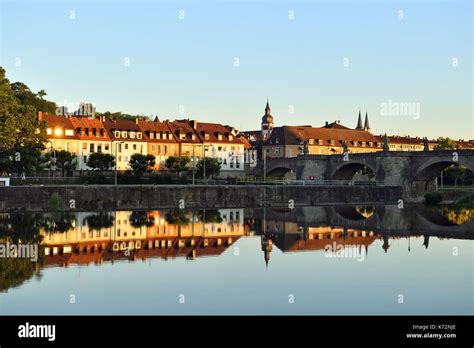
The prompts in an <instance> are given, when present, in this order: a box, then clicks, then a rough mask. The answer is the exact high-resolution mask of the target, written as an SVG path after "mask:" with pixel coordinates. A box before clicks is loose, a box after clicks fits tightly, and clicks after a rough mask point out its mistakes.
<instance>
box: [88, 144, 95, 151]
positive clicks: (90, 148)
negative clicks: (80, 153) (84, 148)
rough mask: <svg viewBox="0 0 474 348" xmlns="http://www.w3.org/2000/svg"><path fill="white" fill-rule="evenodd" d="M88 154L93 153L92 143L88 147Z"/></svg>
mask: <svg viewBox="0 0 474 348" xmlns="http://www.w3.org/2000/svg"><path fill="white" fill-rule="evenodd" d="M89 152H90V153H93V152H94V144H93V143H91V144H90V145H89Z"/></svg>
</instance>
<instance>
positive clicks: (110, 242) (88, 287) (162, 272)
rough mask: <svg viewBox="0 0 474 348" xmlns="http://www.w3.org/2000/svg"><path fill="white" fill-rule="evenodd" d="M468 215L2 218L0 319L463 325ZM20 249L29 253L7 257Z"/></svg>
mask: <svg viewBox="0 0 474 348" xmlns="http://www.w3.org/2000/svg"><path fill="white" fill-rule="evenodd" d="M472 217H473V211H472V210H469V209H431V210H430V209H427V208H424V207H416V206H415V207H405V209H404V211H403V212H401V211H400V209H398V208H397V207H395V206H342V207H329V206H322V207H303V208H301V207H300V208H295V209H284V208H282V209H276V208H265V209H263V208H260V209H253V208H235V209H221V210H208V211H179V210H170V209H168V210H154V211H134V212H131V211H117V212H82V213H41V214H38V213H14V214H2V215H0V243H2V244H3V245H4V247H3V249H2V250H3V251H4V253H3V255H0V256H3V257H2V258H0V314H1V315H15V314H43V315H51V314H66V315H68V314H71V315H72V314H158V315H159V314H167V315H168V314H230V315H235V314H299V315H320V314H323V315H331V314H356V315H364V314H473V279H474V278H473V245H474V244H473V242H472V239H473V238H474V227H473V224H474V222H473V219H472ZM19 245H27V246H29V247H30V249H28V251H30V254H29V255H26V254H25V253H26V251H25V249H24V250H23V252H24V254H23V255H19V252H17V254H16V256H17V257H16V258H14V257H12V255H11V254H9V255H5V250H7V246H8V248H13V247H15V246H17V247H18V246H19ZM38 245H39V247H38V248H37V249H36V251H35V246H38ZM10 250H13V249H10ZM35 252H36V254H35ZM19 256H22V257H19ZM28 257H29V258H28Z"/></svg>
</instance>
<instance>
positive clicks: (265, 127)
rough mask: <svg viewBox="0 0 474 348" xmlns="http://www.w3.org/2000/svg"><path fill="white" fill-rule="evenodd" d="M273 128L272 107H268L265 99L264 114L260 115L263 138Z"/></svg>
mask: <svg viewBox="0 0 474 348" xmlns="http://www.w3.org/2000/svg"><path fill="white" fill-rule="evenodd" d="M272 129H273V116H272V109H270V104H269V103H268V99H267V106H266V107H265V115H263V117H262V138H263V140H265V139H267V138H268V137H269V136H270V134H271V132H272Z"/></svg>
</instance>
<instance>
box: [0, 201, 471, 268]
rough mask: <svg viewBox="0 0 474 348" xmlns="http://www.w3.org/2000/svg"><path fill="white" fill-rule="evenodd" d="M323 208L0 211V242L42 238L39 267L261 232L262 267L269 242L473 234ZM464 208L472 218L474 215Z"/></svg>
mask: <svg viewBox="0 0 474 348" xmlns="http://www.w3.org/2000/svg"><path fill="white" fill-rule="evenodd" d="M328 209H329V208H321V207H307V208H302V210H297V211H296V210H295V211H290V210H284V209H283V210H281V209H280V210H279V209H272V208H263V209H243V208H236V209H220V210H207V211H202V210H195V211H184V210H153V211H133V212H131V211H117V212H101V213H59V215H58V214H53V213H51V214H30V215H28V214H21V213H15V214H2V215H1V216H0V217H1V219H0V243H3V241H6V240H8V238H10V239H12V238H13V239H15V238H16V239H17V240H20V239H21V240H23V242H25V241H26V240H28V239H29V238H28V237H26V236H28V235H31V236H32V237H31V239H30V242H35V240H41V246H42V250H43V251H44V256H42V260H41V265H39V264H37V265H35V270H36V271H37V272H38V271H39V270H40V268H41V267H44V266H46V267H48V266H68V265H86V264H97V265H99V264H102V263H103V262H114V261H116V260H132V261H133V260H137V259H142V260H145V259H149V258H161V259H164V260H167V259H173V258H178V257H183V258H187V259H190V260H193V259H196V258H199V257H203V256H217V255H221V254H222V253H223V252H224V251H225V250H226V249H227V248H228V247H230V246H231V245H233V244H234V243H235V242H236V241H237V240H239V238H241V237H243V236H247V237H251V236H254V235H256V236H259V238H260V239H261V252H262V253H263V258H264V261H265V264H266V266H267V267H268V264H269V261H270V258H271V253H272V252H273V251H274V245H275V246H276V247H277V248H278V249H279V250H281V251H282V252H284V253H287V252H289V253H292V252H302V251H321V252H324V251H326V249H327V246H328V245H337V246H339V247H341V248H342V249H344V248H346V247H347V248H349V247H354V246H356V247H357V248H359V251H360V252H362V251H364V252H365V255H366V256H367V255H368V251H369V247H370V246H371V245H372V244H373V243H374V242H375V241H376V240H380V241H381V247H382V249H383V250H384V252H385V253H387V252H388V251H389V248H390V240H393V239H401V238H404V239H407V241H408V242H407V244H408V251H411V244H410V239H409V238H410V236H423V246H425V247H426V248H428V246H429V236H430V235H435V236H438V237H440V238H460V239H472V233H468V234H467V236H466V233H464V237H463V236H461V235H460V234H459V231H456V232H455V233H452V232H447V233H444V234H442V235H440V234H439V230H440V229H439V228H438V227H439V226H438V225H433V224H431V222H430V224H431V225H429V224H428V222H427V221H428V220H423V221H425V222H424V224H425V225H426V226H428V228H429V229H432V231H433V233H438V234H433V233H431V230H428V232H424V231H422V232H414V231H409V230H408V231H407V230H396V229H392V228H391V226H388V227H389V228H390V231H389V232H387V231H385V230H380V228H379V229H377V228H376V227H375V228H369V227H367V226H371V225H370V223H368V224H366V222H370V221H373V223H372V225H373V226H377V225H378V226H380V225H381V224H380V221H382V220H380V221H379V222H377V220H376V219H377V218H379V219H381V218H383V216H382V215H381V216H379V217H377V210H376V209H375V207H349V206H343V207H335V208H334V209H333V210H331V209H332V208H330V209H329V210H328ZM383 210H385V213H384V214H385V215H384V216H385V217H390V216H391V214H393V211H390V210H389V208H387V207H383V208H382V210H381V211H383ZM323 212H324V214H322V213H323ZM448 213H449V212H448ZM450 214H451V213H450ZM469 214H470V215H469V216H470V217H472V215H473V214H471V213H469ZM451 215H452V214H451ZM458 215H460V214H458ZM465 215H466V214H463V216H465ZM401 216H402V215H401ZM424 216H425V217H429V218H430V219H431V220H432V221H434V222H436V223H438V224H439V223H440V221H441V223H442V224H446V219H444V220H440V219H439V216H441V215H439V214H438V215H436V216H434V215H433V214H432V212H428V213H426V214H425V215H424ZM321 217H322V218H321ZM318 219H319V220H318ZM328 219H329V220H328ZM331 219H336V220H331ZM338 219H339V220H338ZM405 219H406V221H412V223H413V225H414V226H418V225H419V222H420V221H422V220H413V219H412V217H411V215H410V216H408V217H406V218H405ZM410 219H412V220H410ZM417 219H424V217H417ZM321 221H336V222H334V223H322V222H321ZM337 222H340V223H337ZM471 222H472V221H470V219H463V223H465V224H467V223H471ZM363 224H366V225H365V226H366V227H363V228H362V227H360V226H364V225H363ZM448 225H449V224H448ZM382 226H385V225H383V224H382ZM459 226H461V225H459ZM470 226H471V225H465V226H464V227H462V228H464V229H467V230H468V229H469V228H470ZM447 228H452V227H449V226H448V227H445V226H444V225H442V228H441V230H440V231H445V230H446V231H447ZM454 228H456V227H454ZM3 231H4V232H3ZM12 236H16V237H12ZM33 237H34V238H33ZM40 266H41V267H40Z"/></svg>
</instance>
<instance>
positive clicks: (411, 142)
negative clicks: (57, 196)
mask: <svg viewBox="0 0 474 348" xmlns="http://www.w3.org/2000/svg"><path fill="white" fill-rule="evenodd" d="M38 118H39V121H44V122H45V124H46V130H47V137H48V144H47V151H52V150H66V151H69V152H71V153H74V154H75V155H76V157H77V169H78V170H87V169H89V168H88V167H87V165H86V163H87V159H88V156H89V155H90V154H92V153H94V152H103V153H109V154H112V155H113V156H115V158H116V163H117V169H118V170H126V169H129V161H130V157H131V156H132V155H133V154H135V153H141V154H144V155H146V154H152V155H154V156H155V158H156V165H155V168H153V169H154V170H155V171H160V170H166V166H165V161H166V159H167V158H168V157H170V156H187V157H190V158H191V159H193V160H197V161H198V160H199V159H200V158H202V157H203V155H205V156H206V157H212V158H217V159H218V160H219V162H220V163H221V169H222V172H223V173H224V174H230V173H234V174H237V175H238V174H239V173H244V172H245V170H246V169H249V168H252V167H255V166H256V165H257V162H258V160H261V159H263V158H264V157H265V158H266V159H271V158H289V157H295V156H298V155H301V154H309V155H334V154H341V153H343V152H344V150H345V149H347V151H348V152H349V153H366V152H375V151H383V150H384V146H385V147H386V150H388V151H423V150H433V149H434V147H435V146H436V140H428V139H422V138H419V137H408V136H405V137H402V136H382V135H375V134H373V133H372V132H371V129H370V125H369V117H368V114H367V113H366V115H365V121H364V123H363V122H362V115H361V113H360V111H359V115H358V120H357V126H356V128H355V129H351V128H349V127H346V126H344V125H342V124H341V123H340V121H334V122H332V123H329V122H326V123H325V125H324V126H322V127H313V126H310V125H303V126H280V127H275V125H274V117H273V116H272V113H271V108H270V105H269V103H268V101H267V105H266V107H265V114H264V116H263V117H262V122H261V129H260V130H256V131H243V132H241V131H238V130H237V129H235V128H234V127H232V126H228V125H222V124H218V123H206V122H200V121H197V120H190V119H182V120H174V121H169V120H165V121H160V120H158V118H155V120H150V119H139V118H136V119H134V120H130V119H117V120H111V119H106V118H104V117H103V116H99V117H95V118H94V117H91V116H77V115H49V114H44V113H42V112H39V114H38ZM456 143H457V144H458V146H459V147H460V148H463V149H474V140H468V141H464V140H457V141H456ZM387 147H388V148H387Z"/></svg>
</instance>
